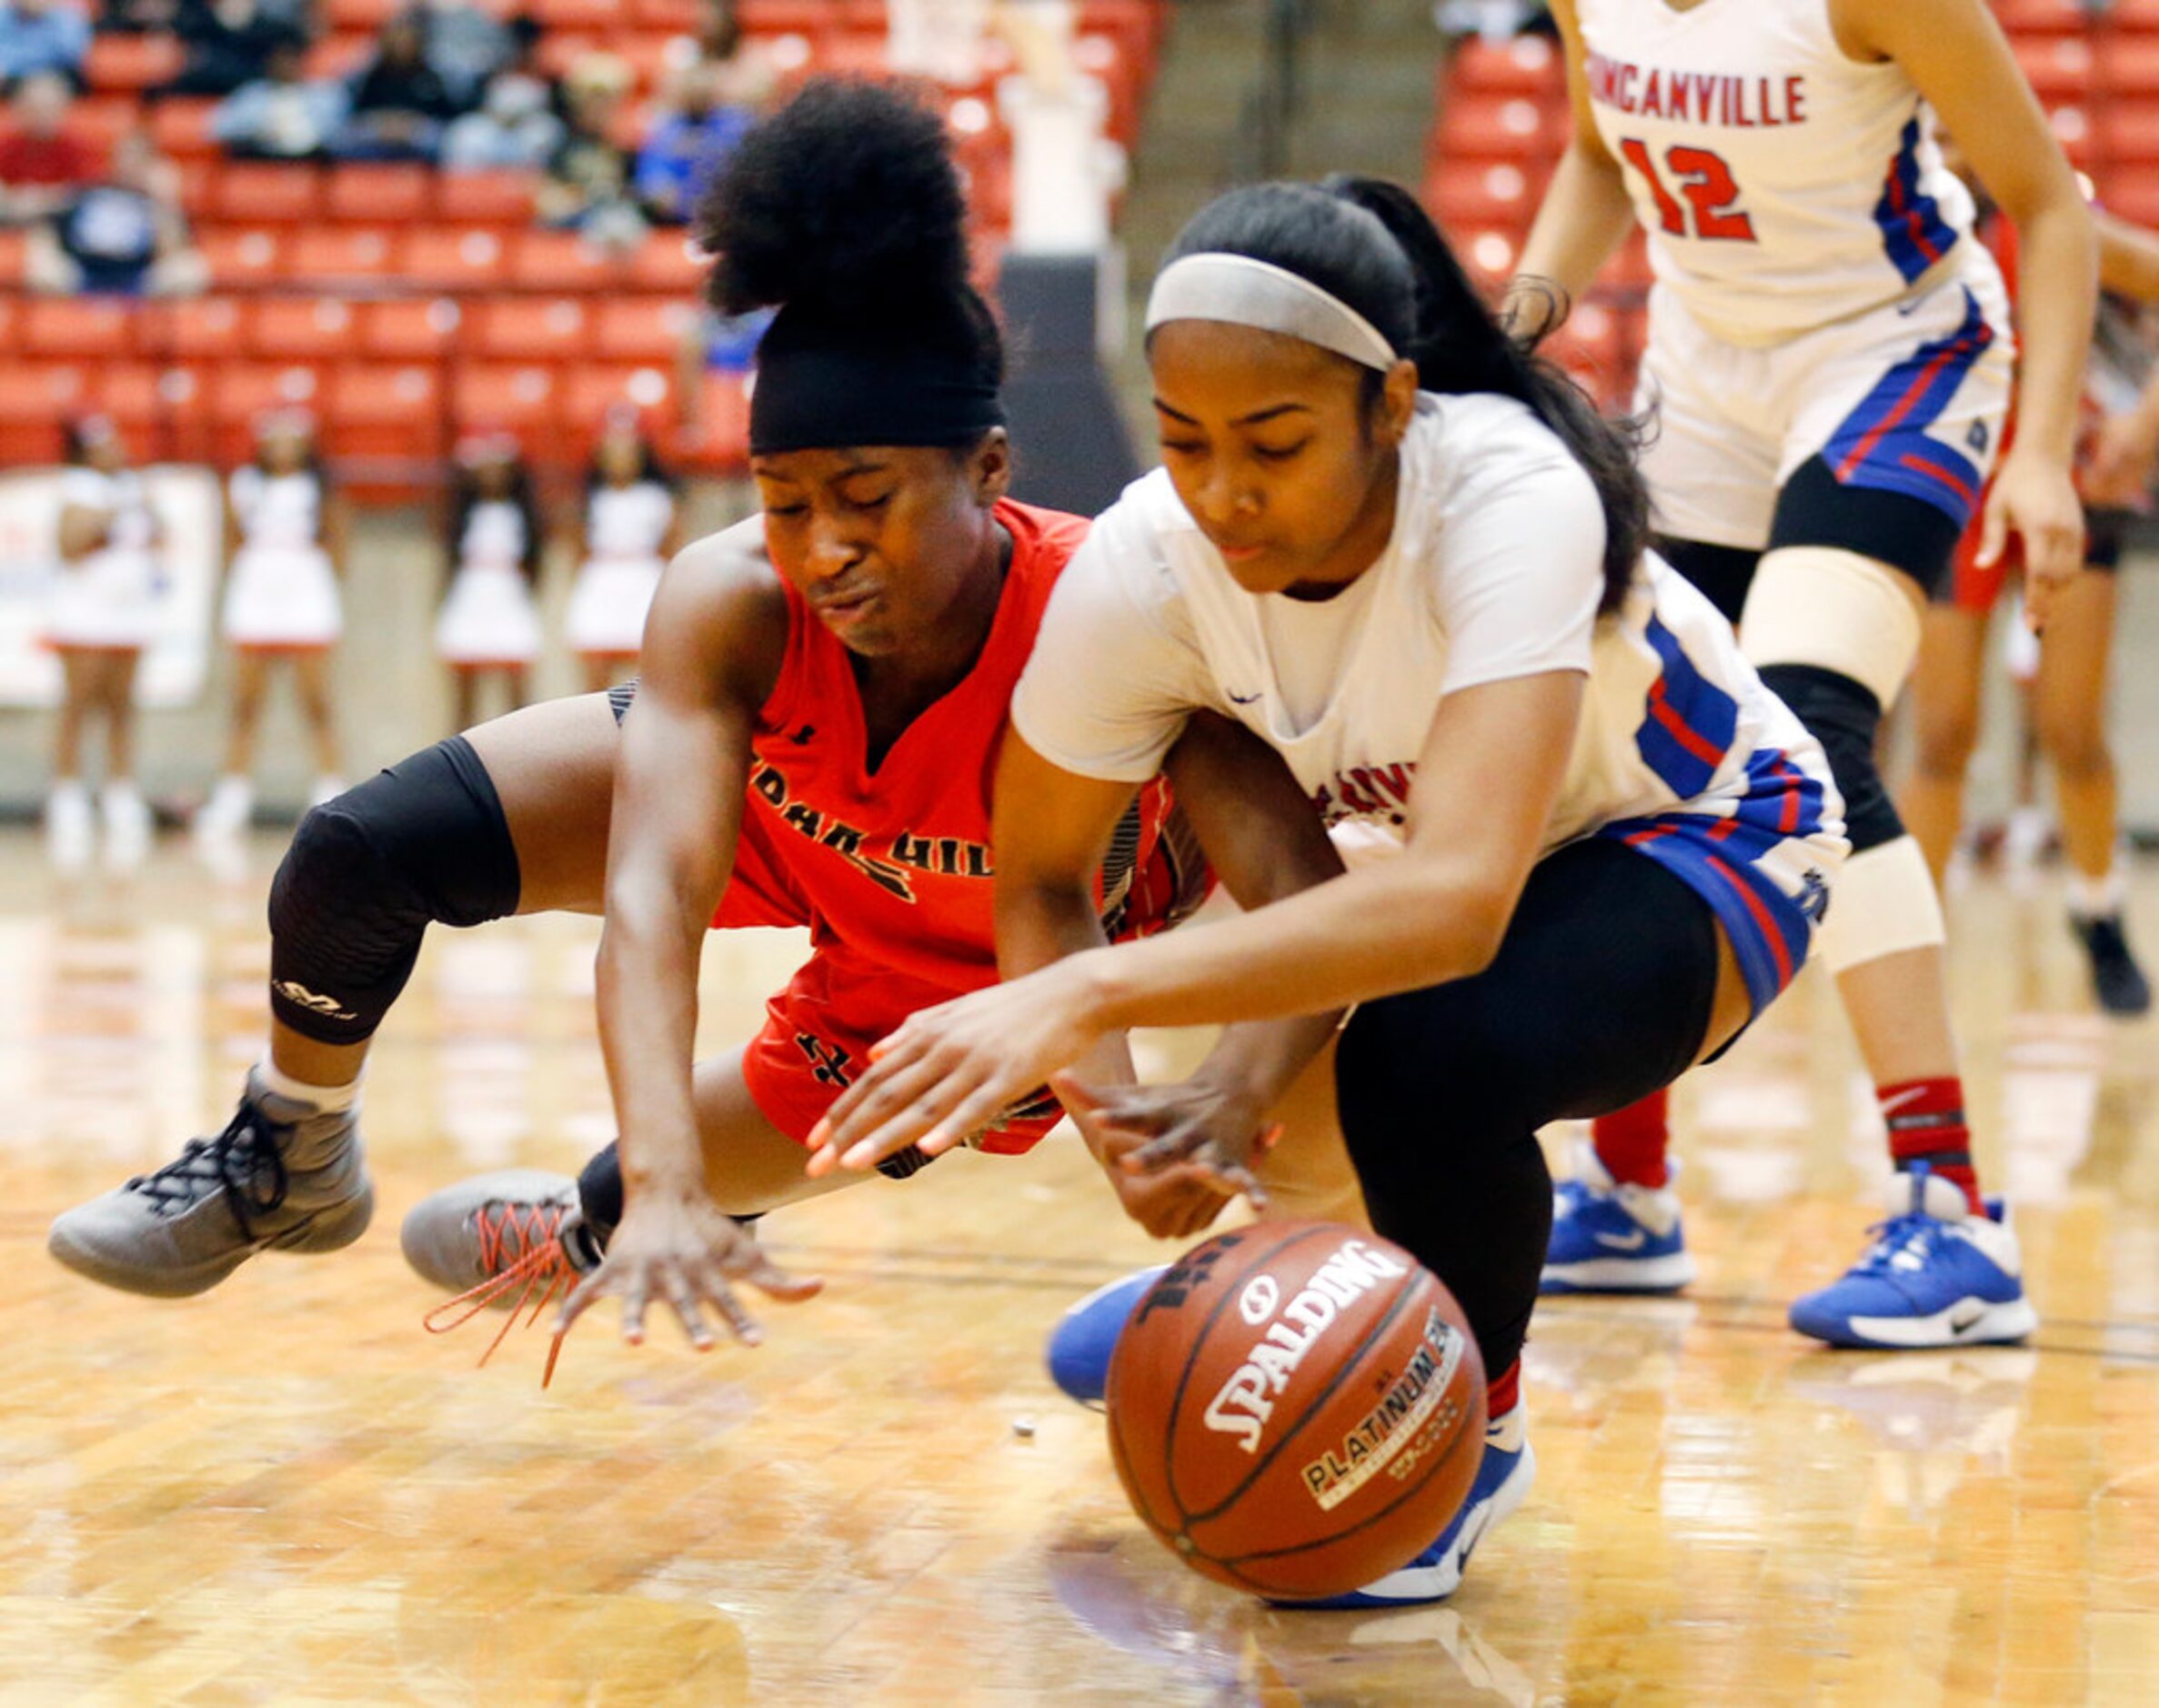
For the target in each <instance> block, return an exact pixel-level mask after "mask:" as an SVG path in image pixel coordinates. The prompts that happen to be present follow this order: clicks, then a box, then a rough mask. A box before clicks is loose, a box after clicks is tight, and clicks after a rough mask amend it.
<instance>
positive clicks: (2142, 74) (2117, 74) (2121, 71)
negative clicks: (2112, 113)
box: [2020, 35, 2159, 97]
mask: <svg viewBox="0 0 2159 1708" xmlns="http://www.w3.org/2000/svg"><path fill="white" fill-rule="evenodd" d="M2057 45H2062V46H2069V45H2074V46H2079V47H2082V46H2083V45H2084V44H2083V43H2081V42H2076V43H2070V42H2066V41H2064V42H2063V43H2060V44H2057ZM2020 56H2021V55H2020ZM2097 60H2098V76H2099V82H2100V84H2101V85H2103V86H2104V87H2105V88H2106V89H2108V90H2110V91H2112V92H2113V93H2114V95H2135V96H2144V97H2149V96H2152V95H2159V35H2117V36H2115V37H2114V39H2113V40H2112V41H2110V42H2108V43H2107V44H2106V47H2105V50H2104V52H2102V53H2101V54H2099V55H2097Z"/></svg>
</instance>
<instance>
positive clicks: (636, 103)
mask: <svg viewBox="0 0 2159 1708" xmlns="http://www.w3.org/2000/svg"><path fill="white" fill-rule="evenodd" d="M398 9H399V8H398V5H397V4H396V3H395V0H325V4H324V6H323V8H322V15H323V17H324V21H325V26H326V27H325V33H324V35H323V36H322V38H321V39H320V40H319V41H318V42H317V43H316V45H315V46H314V47H313V48H312V49H311V51H310V70H311V72H312V73H314V74H315V75H342V74H344V73H346V72H349V71H351V70H353V69H354V68H355V67H356V66H357V65H360V64H361V63H362V62H363V61H364V60H365V59H366V57H367V55H368V53H369V52H370V51H371V49H372V45H373V42H374V38H375V33H376V32H377V30H378V29H379V28H380V27H381V25H382V24H383V23H384V22H385V21H386V20H387V18H388V17H389V16H390V15H392V14H393V13H395V12H396V11H397V10H398ZM527 11H528V12H529V14H530V15H532V16H533V17H534V18H536V19H537V21H538V22H539V24H540V25H542V26H543V29H544V31H545V34H544V35H543V36H542V38H541V45H540V49H539V62H540V64H541V65H542V66H543V67H544V68H545V69H547V71H548V72H550V73H559V72H560V71H562V70H563V69H564V68H565V67H566V66H567V65H570V64H572V63H574V62H575V61H576V60H577V58H579V57H580V56H582V55H585V54H587V53H589V52H593V51H599V52H604V53H607V54H609V55H615V56H617V57H618V58H620V59H622V60H624V61H626V62H628V64H629V65H631V66H632V67H633V68H634V70H635V71H636V74H637V77H638V90H637V95H636V97H635V98H634V99H633V101H632V102H630V103H629V104H628V105H627V106H626V110H625V112H624V114H623V116H622V120H621V134H620V136H618V140H619V141H621V142H623V143H624V144H625V145H626V146H633V147H634V146H635V144H636V143H637V141H638V139H639V138H641V137H642V136H644V134H645V132H646V130H647V128H648V124H649V121H650V117H651V113H652V108H653V105H654V103H655V99H656V96H657V94H658V87H659V85H660V84H661V82H662V81H663V80H664V78H665V77H666V76H667V75H668V73H669V71H670V69H671V68H672V67H673V66H674V65H676V64H678V63H679V60H680V57H681V55H682V54H683V53H684V51H685V50H686V48H687V46H688V43H687V42H686V41H685V40H684V38H685V37H686V36H687V35H688V33H689V32H690V31H691V30H692V29H693V28H694V27H695V25H696V21H697V8H696V7H695V6H694V5H692V4H690V3H689V0H531V3H530V5H528V7H527ZM1168 11H1169V8H1168V6H1167V5H1165V4H1164V0H1085V4H1084V5H1082V6H1081V9H1080V39H1079V43H1078V58H1079V62H1080V68H1081V70H1082V71H1083V72H1085V73H1087V74H1088V75H1092V76H1095V77H1098V78H1100V80H1101V81H1102V83H1103V85H1104V86H1105V88H1106V90H1107V92H1108V95H1109V111H1110V120H1109V122H1110V135H1111V136H1112V137H1113V138H1114V139H1115V140H1117V141H1119V142H1121V143H1123V144H1125V145H1126V146H1130V144H1131V142H1132V140H1133V138H1134V136H1135V135H1136V132H1137V129H1138V125H1139V117H1140V107H1141V105H1142V103H1143V101H1144V99H1145V95H1146V92H1147V88H1148V85H1149V84H1150V80H1151V77H1152V73H1153V69H1154V65H1155V62H1156V57H1157V55H1158V53H1159V51H1160V43H1161V37H1162V34H1163V31H1164V30H1165V28H1166V27H1167V16H1168ZM741 16H742V20H743V23H744V25H745V27H746V31H747V33H748V35H750V36H751V37H753V38H755V39H758V40H759V41H761V42H762V43H763V44H764V45H765V47H766V50H767V51H768V54H769V55H770V56H771V59H772V60H773V62H774V63H775V64H776V65H778V67H779V68H780V69H781V71H782V74H783V76H784V78H785V80H786V82H787V83H788V84H792V83H798V82H799V81H801V80H802V79H804V78H807V77H808V76H810V75H814V74H816V73H819V72H828V71H837V72H847V73H857V74H861V75H882V74H883V73H884V71H885V69H886V67H885V44H886V32H887V22H886V17H885V8H884V5H883V3H882V0H743V4H742V6H741ZM997 54H998V45H996V44H993V45H992V49H991V55H990V57H991V63H992V65H993V67H997V65H998V62H997ZM178 69H179V52H178V48H177V46H176V44H174V43H173V42H172V41H170V40H168V39H163V38H156V37H142V36H127V35H100V36H99V37H97V39H96V41H95V45H94V46H93V49H92V52H91V55H90V59H89V62H88V65H87V66H86V72H87V77H88V83H89V90H88V93H87V94H86V95H85V98H84V99H83V100H82V101H81V102H80V103H78V105H77V106H76V108H75V114H74V116H73V122H74V124H75V126H77V127H78V128H79V130H80V131H81V132H82V134H83V135H84V136H85V137H87V138H91V139H94V140H96V141H98V142H100V143H103V144H106V145H108V146H109V144H110V142H111V141H112V140H113V138H115V136H119V135H121V134H122V133H124V132H125V131H126V130H128V129H129V128H131V127H133V126H136V125H137V124H140V123H145V122H146V123H147V124H148V126H149V127H150V130H151V132H152V134H153V136H155V137H156V141H157V143H158V144H159V146H160V147H161V148H162V150H163V151H164V152H165V153H166V154H167V155H168V156H171V157H172V158H173V159H174V160H175V161H176V163H177V165H178V167H179V170H180V173H181V182H182V199H183V203H184V205H185V206H186V211H187V214H188V216H189V218H190V220H191V221H192V223H193V225H194V227H195V233H196V241H197V243H198V244H199V246H200V247H201V248H202V250H203V252H204V254H205V256H206V258H207V260H208V262H209V265H210V270H211V276H212V281H213V285H212V294H211V295H210V296H206V297H205V298H201V299H197V300H193V301H188V302H185V303H178V304H134V303H129V302H126V301H122V300H116V299H110V298H80V299H51V298H45V299H40V298H35V297H31V296H25V295H23V294H22V278H23V239H22V237H21V236H20V234H19V233H15V232H0V464H15V463H41V462H51V461H55V460H57V458H58V457H59V452H60V433H61V422H62V420H63V419H64V417H65V415H66V414H68V413H69V412H71V411H75V410H79V409H83V408H86V407H96V408H102V409H105V410H107V411H109V412H111V413H112V414H113V415H114V416H115V417H117V418H118V419H119V420H121V421H122V422H123V423H124V424H125V425H126V427H129V428H130V429H131V437H133V438H134V441H135V444H136V447H137V448H138V454H139V455H140V456H142V457H145V458H146V459H151V460H158V459H168V458H184V459H194V458H203V459H206V460H210V461H214V462H216V463H219V464H221V465H229V464H230V463H231V462H233V461H235V460H236V459H237V458H239V457H242V456H244V455H245V452H246V442H247V433H248V424H249V422H250V420H251V419H252V417H254V416H255V414H256V412H257V411H259V410H260V409H262V408H263V407H265V406H266V405H269V404H272V403H275V402H280V401H282V402H305V403H307V404H308V405H310V406H311V407H315V408H316V410H317V412H318V413H319V414H320V415H321V416H322V417H323V419H324V422H325V435H324V437H325V440H326V445H327V447H329V449H330V451H331V453H332V456H333V457H334V460H335V461H336V464H337V465H338V467H339V469H340V472H341V473H342V474H343V475H344V476H345V477H346V481H347V483H348V485H349V487H351V489H353V490H355V491H356V492H357V493H358V494H360V495H361V496H368V495H381V496H396V495H400V494H404V493H407V492H409V491H412V490H415V489H417V488H419V487H424V486H426V485H427V484H428V483H429V482H430V481H431V480H432V479H433V478H434V477H435V470H434V467H433V465H434V464H435V462H436V461H437V459H438V458H439V457H441V456H442V455H443V454H444V453H445V452H446V451H447V448H448V447H449V446H450V445H451V444H452V443H453V442H454V440H455V438H456V437H457V435H458V433H459V432H460V431H461V430H463V429H464V428H465V427H469V426H475V425H481V424H486V425H507V426H509V427H517V428H520V429H527V430H529V437H528V444H529V446H530V447H531V449H532V450H533V452H534V453H535V456H536V458H537V460H539V461H541V462H542V463H546V462H548V461H550V460H551V461H553V462H555V463H557V464H567V463H568V462H570V461H574V460H578V459H581V458H582V457H583V456H584V454H585V448H586V446H587V444H588V442H589V437H590V432H591V429H592V427H593V426H594V424H595V423H597V420H598V418H599V417H600V416H601V414H602V413H603V412H604V411H605V410H606V409H607V408H608V406H609V405H611V404H614V403H616V402H618V401H621V400H623V399H628V400H629V401H631V402H634V403H636V404H638V406H640V407H642V408H644V409H645V410H646V411H647V412H648V418H650V419H652V420H654V421H656V422H658V423H659V424H660V425H661V427H662V429H663V437H665V438H666V439H667V441H668V447H669V448H670V450H671V451H672V452H673V453H674V455H675V456H676V457H677V458H678V461H680V462H681V463H683V464H684V465H687V466H688V467H693V468H703V469H706V470H708V471H727V470H730V469H735V468H738V467H740V464H741V462H742V459H743V457H744V455H745V431H746V425H747V419H746V417H747V404H746V400H745V397H744V392H743V379H742V377H741V376H740V375H739V374H728V373H724V372H713V373H709V374H708V375H707V376H706V377H705V379H704V382H703V384H704V387H705V396H704V397H702V398H701V399H699V400H698V405H697V408H696V411H695V413H696V415H697V416H698V421H699V427H700V431H699V432H698V433H697V434H696V435H695V436H694V437H686V436H683V435H681V434H680V433H679V432H678V431H676V430H675V428H676V427H677V424H678V423H679V421H680V419H681V417H682V415H683V413H684V412H683V409H682V400H681V399H680V398H678V397H677V396H676V393H677V389H678V352H679V350H680V347H681V341H682V337H683V335H684V331H685V329H686V327H687V326H688V324H689V322H690V321H691V320H692V319H693V318H694V316H695V314H696V301H697V296H696V294H697V289H698V284H699V281H700V278H701V275H702V270H703V269H702V265H701V263H700V262H699V260H698V258H697V257H696V256H693V255H691V254H690V253H689V252H688V248H687V247H686V245H685V241H684V234H683V233H682V232H681V231H679V230H660V231H656V232H654V233H653V234H651V235H650V236H648V238H647V239H646V241H645V242H644V244H643V246H641V247H640V248H638V250H637V251H636V252H635V253H634V254H632V255H630V256H626V257H619V258H608V257H607V256H603V255H600V254H597V253H596V252H595V251H593V250H592V249H590V248H589V247H587V246H586V245H585V244H584V243H583V242H582V241H581V240H580V239H579V238H578V237H577V236H574V235H572V234H569V233H565V232H558V231H548V230H543V229H539V228H537V226H536V225H535V222H534V212H533V202H534V196H535V192H536V190H537V176H535V175H529V174H524V173H504V172H487V173H479V174H448V173H439V172H437V171H435V170H434V169H432V168H430V167H427V166H411V165H337V166H285V165H274V164H264V163H259V162H251V161H234V160H226V159H225V158H224V157H223V156H222V155H221V154H220V152H219V150H218V148H217V146H216V144H215V143H214V142H213V141H212V139H211V137H210V135H209V129H208V125H209V116H210V113H211V111H212V109H213V108H214V107H215V105H216V103H215V102H214V101H209V100H200V99H189V98H182V97H170V98H166V99H164V100H160V101H156V102H154V103H151V102H146V101H145V99H144V95H143V92H144V91H145V90H146V89H151V88H154V87H156V85H160V84H162V83H164V82H165V81H166V80H168V79H169V78H171V77H172V76H173V75H175V74H176V72H177V70H178ZM996 75H1001V69H999V70H997V71H996V72H995V74H994V75H990V76H987V77H985V79H984V80H983V82H982V84H981V85H980V86H979V87H977V88H972V89H956V90H948V91H945V92H944V95H943V98H944V99H945V101H946V104H947V110H948V113H949V119H950V124H951V126H952V132H953V135H954V137H955V139H956V141H957V143H958V146H959V158H960V161H961V165H962V167H963V170H964V171H965V172H966V174H967V176H968V180H969V197H970V201H971V203H972V205H973V207H974V212H975V217H976V246H977V250H978V254H979V257H980V262H981V270H982V273H983V276H984V279H985V282H988V281H989V280H990V279H992V278H993V277H994V274H995V268H996V260H997V256H998V253H999V247H1000V245H1001V240H1002V237H1003V235H1004V233H1005V231H1006V229H1007V228H1008V226H1009V219H1010V157H1011V145H1010V138H1009V136H1008V135H1007V134H1006V132H1005V130H1004V128H1003V126H1002V124H1001V122H1000V120H999V116H998V106H997V100H996V91H995V81H996Z"/></svg>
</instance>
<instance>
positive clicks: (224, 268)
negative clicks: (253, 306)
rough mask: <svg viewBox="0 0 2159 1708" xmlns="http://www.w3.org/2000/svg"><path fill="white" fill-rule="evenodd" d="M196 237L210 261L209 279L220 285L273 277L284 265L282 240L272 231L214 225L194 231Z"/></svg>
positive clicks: (257, 281) (246, 282)
mask: <svg viewBox="0 0 2159 1708" xmlns="http://www.w3.org/2000/svg"><path fill="white" fill-rule="evenodd" d="M195 241H196V246H197V247H198V248H200V249H201V250H202V252H203V258H204V259H205V260H206V261H207V262H208V263H209V264H210V277H211V280H212V281H213V282H214V283H215V284H216V285H217V286H220V287H222V288H227V289H229V288H231V287H232V286H245V285H253V284H259V283H260V282H262V281H263V280H265V279H273V278H276V277H277V276H279V275H280V271H281V269H282V267H283V266H284V261H285V246H284V242H283V240H282V239H281V238H280V237H279V236H278V235H277V234H276V232H274V231H251V230H248V229H247V228H246V227H245V226H227V227H225V228H223V229H219V228H216V227H213V228H211V229H210V230H207V231H203V232H199V233H197V234H196V240H195Z"/></svg>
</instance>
